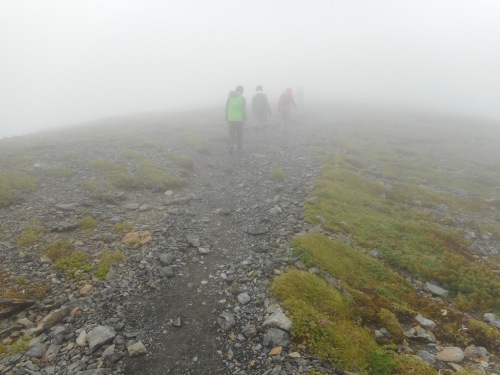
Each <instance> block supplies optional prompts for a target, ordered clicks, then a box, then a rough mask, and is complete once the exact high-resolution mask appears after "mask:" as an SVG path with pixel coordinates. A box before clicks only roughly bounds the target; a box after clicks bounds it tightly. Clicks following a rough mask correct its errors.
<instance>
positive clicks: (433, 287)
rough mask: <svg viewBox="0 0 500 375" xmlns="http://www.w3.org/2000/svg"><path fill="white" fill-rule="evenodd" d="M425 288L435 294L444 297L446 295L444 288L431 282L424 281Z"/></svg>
mask: <svg viewBox="0 0 500 375" xmlns="http://www.w3.org/2000/svg"><path fill="white" fill-rule="evenodd" d="M425 289H426V290H428V291H429V292H431V293H432V294H433V295H435V296H439V297H446V296H447V295H448V291H447V290H446V289H443V288H441V287H440V286H438V285H436V284H433V283H431V282H426V283H425Z"/></svg>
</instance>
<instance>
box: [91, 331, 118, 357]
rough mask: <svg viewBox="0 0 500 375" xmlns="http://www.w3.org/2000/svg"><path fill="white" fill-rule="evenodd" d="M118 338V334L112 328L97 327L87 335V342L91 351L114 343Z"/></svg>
mask: <svg viewBox="0 0 500 375" xmlns="http://www.w3.org/2000/svg"><path fill="white" fill-rule="evenodd" d="M115 337H116V332H115V330H114V328H113V327H110V326H97V327H96V328H94V329H93V330H91V331H90V332H89V333H88V334H87V341H88V343H89V347H90V350H91V351H94V350H96V349H98V348H100V347H101V346H103V345H106V344H108V343H110V342H111V341H113V339H114V338H115Z"/></svg>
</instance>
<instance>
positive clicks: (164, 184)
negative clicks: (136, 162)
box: [137, 162, 184, 189]
mask: <svg viewBox="0 0 500 375" xmlns="http://www.w3.org/2000/svg"><path fill="white" fill-rule="evenodd" d="M137 174H138V176H139V177H140V179H141V182H142V183H143V184H144V185H145V186H147V187H149V188H153V189H171V188H178V187H180V186H182V185H183V184H184V181H183V180H182V179H181V178H180V177H177V176H173V175H171V174H168V173H166V172H165V171H163V169H161V168H160V167H159V166H158V165H156V164H154V163H153V162H145V163H143V164H141V166H140V167H139V170H138V172H137Z"/></svg>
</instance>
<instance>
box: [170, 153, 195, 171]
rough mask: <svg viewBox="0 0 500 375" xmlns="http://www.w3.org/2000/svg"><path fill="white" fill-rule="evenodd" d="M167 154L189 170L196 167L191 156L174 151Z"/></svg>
mask: <svg viewBox="0 0 500 375" xmlns="http://www.w3.org/2000/svg"><path fill="white" fill-rule="evenodd" d="M167 156H168V157H169V158H170V160H172V161H173V162H174V163H175V164H176V165H178V166H179V167H181V168H185V169H188V170H192V169H193V168H194V162H193V159H191V158H190V157H189V156H185V155H179V154H175V153H173V152H168V153H167Z"/></svg>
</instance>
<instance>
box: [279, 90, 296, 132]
mask: <svg viewBox="0 0 500 375" xmlns="http://www.w3.org/2000/svg"><path fill="white" fill-rule="evenodd" d="M296 107H297V104H295V99H294V98H293V93H292V89H291V88H287V89H286V90H285V92H284V93H283V94H281V96H280V100H279V102H278V111H279V113H280V114H281V118H282V119H283V131H285V132H286V131H287V128H288V126H289V124H290V119H291V118H292V108H296Z"/></svg>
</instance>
